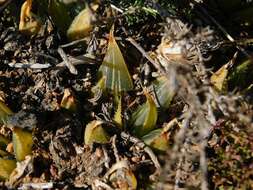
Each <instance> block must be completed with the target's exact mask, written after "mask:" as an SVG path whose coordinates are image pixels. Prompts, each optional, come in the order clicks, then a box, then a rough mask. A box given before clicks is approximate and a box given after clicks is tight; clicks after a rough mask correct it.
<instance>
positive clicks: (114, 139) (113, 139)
mask: <svg viewBox="0 0 253 190" xmlns="http://www.w3.org/2000/svg"><path fill="white" fill-rule="evenodd" d="M116 138H117V135H114V136H113V137H112V148H113V153H114V156H115V158H116V162H119V161H120V158H119V152H118V149H117V146H116Z"/></svg>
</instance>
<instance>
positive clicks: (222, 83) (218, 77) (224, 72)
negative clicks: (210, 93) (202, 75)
mask: <svg viewBox="0 0 253 190" xmlns="http://www.w3.org/2000/svg"><path fill="white" fill-rule="evenodd" d="M227 76H228V69H227V64H226V65H223V66H222V67H221V68H220V69H219V70H218V71H216V72H215V73H214V74H213V75H212V76H211V83H212V84H213V85H214V86H215V87H216V88H217V89H218V90H219V91H222V90H223V89H227Z"/></svg>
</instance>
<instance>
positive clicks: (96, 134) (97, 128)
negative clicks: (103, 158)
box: [84, 120, 110, 144]
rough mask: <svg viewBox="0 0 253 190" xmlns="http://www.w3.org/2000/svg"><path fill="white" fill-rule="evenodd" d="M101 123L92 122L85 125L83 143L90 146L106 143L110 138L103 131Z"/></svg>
mask: <svg viewBox="0 0 253 190" xmlns="http://www.w3.org/2000/svg"><path fill="white" fill-rule="evenodd" d="M102 124H103V122H102V121H97V120H94V121H92V122H90V123H88V124H87V125H86V128H85V133H84V143H85V144H92V143H94V142H96V143H107V142H108V141H109V139H110V136H109V135H108V134H107V132H106V131H105V130H104V129H103V126H102Z"/></svg>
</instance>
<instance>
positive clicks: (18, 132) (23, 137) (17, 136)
mask: <svg viewBox="0 0 253 190" xmlns="http://www.w3.org/2000/svg"><path fill="white" fill-rule="evenodd" d="M12 141H13V147H14V153H15V157H16V159H17V160H18V161H22V160H24V159H25V157H26V156H27V155H29V154H31V153H32V146H33V138H32V133H31V132H30V131H27V130H25V129H21V128H18V127H14V128H13V134H12Z"/></svg>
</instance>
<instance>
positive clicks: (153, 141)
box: [142, 129, 169, 152]
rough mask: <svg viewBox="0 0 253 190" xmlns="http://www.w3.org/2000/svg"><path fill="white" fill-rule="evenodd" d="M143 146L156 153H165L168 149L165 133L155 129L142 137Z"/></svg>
mask: <svg viewBox="0 0 253 190" xmlns="http://www.w3.org/2000/svg"><path fill="white" fill-rule="evenodd" d="M142 140H143V141H144V142H145V144H147V145H149V146H150V147H151V148H153V149H154V150H156V151H159V152H165V151H166V150H168V148H169V144H168V135H167V132H163V129H156V130H153V131H151V132H150V133H148V134H147V135H145V136H143V137H142Z"/></svg>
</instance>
